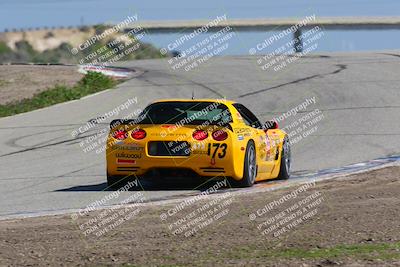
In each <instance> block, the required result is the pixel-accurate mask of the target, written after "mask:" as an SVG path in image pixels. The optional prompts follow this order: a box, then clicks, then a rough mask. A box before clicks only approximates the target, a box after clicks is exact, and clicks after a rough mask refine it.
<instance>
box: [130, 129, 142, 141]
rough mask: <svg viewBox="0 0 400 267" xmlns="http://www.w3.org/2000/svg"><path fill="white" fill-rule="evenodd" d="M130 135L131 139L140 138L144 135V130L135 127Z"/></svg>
mask: <svg viewBox="0 0 400 267" xmlns="http://www.w3.org/2000/svg"><path fill="white" fill-rule="evenodd" d="M131 136H132V138H133V139H136V140H141V139H143V138H145V137H146V132H145V130H143V129H137V130H134V131H133V132H132V133H131Z"/></svg>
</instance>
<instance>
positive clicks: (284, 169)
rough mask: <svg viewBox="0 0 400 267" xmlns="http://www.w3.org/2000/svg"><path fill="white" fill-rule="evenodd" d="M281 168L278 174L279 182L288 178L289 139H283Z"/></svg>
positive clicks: (289, 160)
mask: <svg viewBox="0 0 400 267" xmlns="http://www.w3.org/2000/svg"><path fill="white" fill-rule="evenodd" d="M281 153H282V155H281V166H280V170H279V174H278V179H279V180H287V179H289V178H290V164H291V151H290V143H289V139H288V138H286V137H285V139H284V140H283V145H282V152H281Z"/></svg>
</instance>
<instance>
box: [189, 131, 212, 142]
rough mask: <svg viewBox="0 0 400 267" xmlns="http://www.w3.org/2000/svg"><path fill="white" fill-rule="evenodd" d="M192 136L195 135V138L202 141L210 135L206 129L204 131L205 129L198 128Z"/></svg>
mask: <svg viewBox="0 0 400 267" xmlns="http://www.w3.org/2000/svg"><path fill="white" fill-rule="evenodd" d="M192 136H193V138H194V139H195V140H197V141H201V140H204V139H206V138H207V137H208V133H207V132H206V131H203V130H196V131H194V133H193V135H192Z"/></svg>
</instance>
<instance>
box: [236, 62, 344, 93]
mask: <svg viewBox="0 0 400 267" xmlns="http://www.w3.org/2000/svg"><path fill="white" fill-rule="evenodd" d="M335 66H337V67H338V69H336V70H334V71H332V72H329V73H326V74H314V75H311V76H308V77H304V78H301V79H297V80H294V81H291V82H287V83H282V84H278V85H275V86H272V87H269V88H265V89H261V90H257V91H254V92H250V93H246V94H243V95H239V96H238V98H243V97H248V96H252V95H256V94H259V93H263V92H266V91H269V90H273V89H277V88H280V87H285V86H287V85H291V84H297V83H300V82H304V81H308V80H312V79H314V78H324V77H326V76H328V75H335V74H338V73H340V72H342V71H343V70H345V69H347V65H344V64H337V65H335Z"/></svg>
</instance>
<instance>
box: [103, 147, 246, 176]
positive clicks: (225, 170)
mask: <svg viewBox="0 0 400 267" xmlns="http://www.w3.org/2000/svg"><path fill="white" fill-rule="evenodd" d="M207 145H208V144H207V143H206V144H204V145H203V144H202V145H200V146H198V145H196V144H190V146H191V148H190V149H191V152H190V155H189V156H151V155H149V151H148V146H147V142H146V143H145V142H143V143H142V144H135V145H132V144H119V145H114V146H112V147H110V148H108V149H107V155H106V159H107V172H108V174H109V175H113V176H114V175H121V176H127V175H137V176H147V175H149V174H151V173H154V172H157V171H159V170H165V169H167V170H171V171H173V170H176V171H177V172H178V173H184V172H185V171H186V170H190V171H192V172H193V173H195V174H196V175H198V176H205V177H215V176H226V177H232V178H234V179H241V178H242V174H243V169H242V168H241V166H235V161H234V158H233V154H234V153H233V151H232V147H231V146H228V149H227V150H226V153H225V155H223V154H219V156H221V155H223V157H219V156H218V153H216V156H215V157H214V158H213V157H212V156H211V155H209V154H208V151H207Z"/></svg>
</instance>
